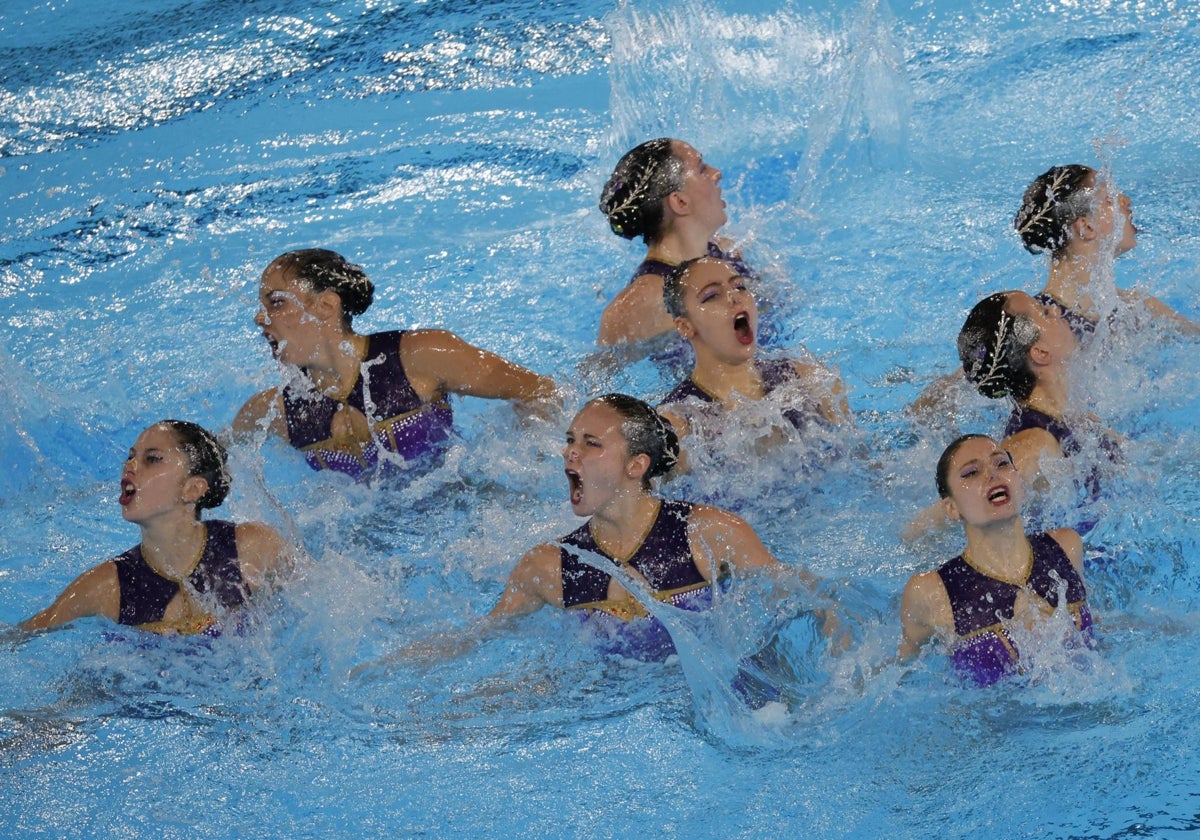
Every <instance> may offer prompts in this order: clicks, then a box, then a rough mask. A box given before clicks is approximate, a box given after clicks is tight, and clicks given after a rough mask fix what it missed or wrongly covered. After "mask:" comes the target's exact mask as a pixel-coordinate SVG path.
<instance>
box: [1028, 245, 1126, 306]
mask: <svg viewBox="0 0 1200 840" xmlns="http://www.w3.org/2000/svg"><path fill="white" fill-rule="evenodd" d="M1112 261H1113V258H1112V257H1111V256H1109V257H1107V258H1106V257H1105V256H1104V255H1103V254H1102V253H1100V252H1097V251H1094V250H1073V251H1068V252H1067V253H1066V254H1064V255H1063V256H1061V257H1052V258H1051V259H1050V274H1049V276H1048V277H1047V278H1046V285H1045V287H1044V288H1043V289H1042V294H1043V295H1047V296H1049V297H1051V298H1053V299H1054V300H1055V301H1057V302H1058V303H1059V304H1061V305H1062V306H1063V307H1064V308H1066V309H1068V310H1070V311H1072V312H1074V313H1076V314H1078V315H1081V316H1082V317H1084V318H1090V319H1093V320H1094V319H1095V318H1096V317H1097V308H1096V301H1095V291H1096V289H1095V284H1096V282H1097V281H1098V280H1099V279H1100V278H1101V276H1102V275H1103V274H1105V273H1106V274H1107V275H1108V277H1109V278H1110V279H1111V278H1113V267H1112Z"/></svg>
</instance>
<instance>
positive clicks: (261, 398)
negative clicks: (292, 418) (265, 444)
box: [231, 388, 288, 440]
mask: <svg viewBox="0 0 1200 840" xmlns="http://www.w3.org/2000/svg"><path fill="white" fill-rule="evenodd" d="M231 430H232V431H233V433H234V435H252V434H258V433H261V432H262V431H264V430H265V431H267V432H269V433H271V434H274V435H278V436H279V437H281V438H283V439H285V440H286V439H287V436H288V434H287V422H286V421H285V420H284V417H283V395H282V393H281V392H280V390H279V388H268V389H267V390H265V391H260V392H259V393H257V394H255V395H254V396H252V397H251V398H250V399H248V400H246V403H245V405H243V406H242V407H241V409H239V411H238V413H237V416H236V417H234V418H233V425H232V426H231Z"/></svg>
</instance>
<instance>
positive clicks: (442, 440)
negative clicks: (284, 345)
mask: <svg viewBox="0 0 1200 840" xmlns="http://www.w3.org/2000/svg"><path fill="white" fill-rule="evenodd" d="M403 338H404V331H403V330H396V331H392V332H382V333H373V334H371V335H369V336H367V340H368V343H367V353H366V359H365V360H364V361H363V363H362V365H361V366H360V368H359V371H360V372H359V377H358V380H357V381H356V382H355V383H354V388H353V389H352V390H351V391H350V394H349V395H348V396H347V397H346V400H345V403H344V404H345V405H347V406H350V407H352V408H356V409H358V410H359V411H361V412H362V413H363V414H364V415H365V416H366V418H367V420H368V421H369V422H370V424H371V436H370V438H368V439H367V440H365V441H364V440H360V439H358V438H356V437H352V436H346V437H341V438H336V439H335V438H333V436H332V433H331V430H332V428H333V418H334V415H335V414H336V413H337V412H338V411H339V410H340V409H341V408H342V406H343V403H342V402H339V401H338V400H335V399H332V398H330V397H327V396H324V395H322V394H317V393H315V392H313V391H312V390H311V389H310V390H309V391H308V392H307V393H305V392H302V391H301V389H300V388H298V387H295V386H293V385H288V386H286V387H285V388H284V390H283V412H284V419H285V420H286V421H287V430H288V441H289V442H290V443H291V444H292V446H294V447H296V448H297V449H299V450H301V451H303V452H304V459H305V460H306V461H307V462H308V465H309V466H310V467H312V468H313V469H314V470H322V469H329V470H335V471H337V472H341V473H346V474H347V475H352V476H358V475H361V474H363V473H365V472H367V471H369V470H372V469H374V468H375V466H376V465H377V464H378V463H379V461H380V460H381V458H380V448H383V449H385V450H387V451H388V452H392V453H394V454H396V455H399V456H400V457H401V458H403V459H404V460H405V461H412V460H419V459H426V458H431V457H436V456H438V455H441V454H442V453H443V452H445V450H446V446H447V442H448V441H449V439H450V436H451V433H452V430H453V427H454V414H453V412H452V411H451V409H450V402H449V400H447V399H446V398H445V397H442V398H441V399H439V400H437V401H436V402H432V403H427V402H422V400H421V398H420V397H419V396H418V395H417V393H416V391H414V390H413V387H412V384H411V383H410V382H409V381H408V376H407V374H405V372H404V365H403V364H402V362H401V360H400V342H401V341H402V340H403Z"/></svg>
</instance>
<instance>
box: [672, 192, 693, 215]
mask: <svg viewBox="0 0 1200 840" xmlns="http://www.w3.org/2000/svg"><path fill="white" fill-rule="evenodd" d="M667 207H669V208H670V209H671V212H672V213H674V214H675V215H676V216H686V215H688V214H689V213H691V212H692V202H691V199H689V198H688V197H687V196H686V195H685V194H684V193H683V192H681V191H679V190H675V192H673V193H671V194H670V195H668V196H667Z"/></svg>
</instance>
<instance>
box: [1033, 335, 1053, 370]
mask: <svg viewBox="0 0 1200 840" xmlns="http://www.w3.org/2000/svg"><path fill="white" fill-rule="evenodd" d="M1049 360H1050V351H1049V350H1047V349H1046V348H1045V347H1043V346H1042V341H1041V339H1038V340H1037V341H1036V342H1034V344H1033V346H1032V347H1030V348H1029V361H1031V362H1033V363H1034V364H1035V365H1044V364H1046V363H1047V362H1048V361H1049Z"/></svg>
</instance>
